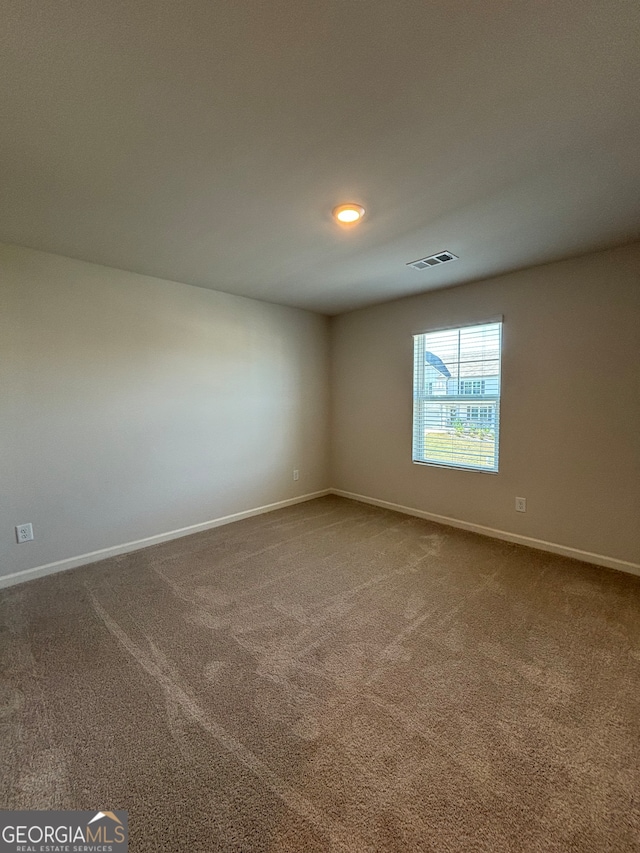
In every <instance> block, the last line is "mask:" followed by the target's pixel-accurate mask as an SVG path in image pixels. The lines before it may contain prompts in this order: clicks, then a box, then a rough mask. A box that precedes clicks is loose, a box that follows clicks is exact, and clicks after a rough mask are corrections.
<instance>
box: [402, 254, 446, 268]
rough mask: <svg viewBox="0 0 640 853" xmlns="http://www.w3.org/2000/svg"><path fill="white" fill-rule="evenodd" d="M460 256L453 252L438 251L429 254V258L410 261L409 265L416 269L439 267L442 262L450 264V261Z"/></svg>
mask: <svg viewBox="0 0 640 853" xmlns="http://www.w3.org/2000/svg"><path fill="white" fill-rule="evenodd" d="M457 260H458V256H457V255H454V254H453V253H452V252H438V253H437V254H436V255H429V257H428V258H420V260H418V261H410V262H409V263H408V264H407V266H408V267H413V269H414V270H427V269H429V267H439V266H440V264H448V263H449V261H457Z"/></svg>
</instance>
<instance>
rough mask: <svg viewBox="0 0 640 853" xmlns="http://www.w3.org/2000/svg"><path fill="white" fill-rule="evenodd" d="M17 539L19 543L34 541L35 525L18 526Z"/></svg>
mask: <svg viewBox="0 0 640 853" xmlns="http://www.w3.org/2000/svg"><path fill="white" fill-rule="evenodd" d="M16 539H17V540H18V542H29V541H31V539H33V525H32V524H31V523H29V524H18V525H16Z"/></svg>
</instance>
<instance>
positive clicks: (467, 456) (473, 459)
mask: <svg viewBox="0 0 640 853" xmlns="http://www.w3.org/2000/svg"><path fill="white" fill-rule="evenodd" d="M424 448H425V459H426V460H427V461H428V462H442V463H443V464H446V463H448V462H451V455H452V453H454V454H455V457H456V463H457V464H458V465H473V466H474V467H481V468H495V444H494V440H493V438H490V439H482V438H470V437H469V436H468V435H457V434H456V433H446V432H425V436H424Z"/></svg>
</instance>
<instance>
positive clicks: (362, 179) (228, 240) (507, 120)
mask: <svg viewBox="0 0 640 853" xmlns="http://www.w3.org/2000/svg"><path fill="white" fill-rule="evenodd" d="M0 14H1V15H2V21H3V26H2V30H3V32H2V39H3V42H2V44H1V45H0V48H1V51H0V74H1V76H2V81H3V84H2V88H1V92H0V110H1V112H2V117H1V120H0V146H1V159H0V164H1V168H2V175H1V201H0V239H1V240H4V241H6V242H13V243H18V244H22V245H26V246H32V247H35V248H38V249H44V250H47V251H51V252H57V253H60V254H63V255H69V256H72V257H77V258H83V259H85V260H89V261H95V262H98V263H102V264H108V265H110V266H114V267H121V268H123V269H128V270H134V271H137V272H142V273H147V274H149V275H154V276H160V277H162V278H169V279H175V280H178V281H183V282H188V283H191V284H196V285H200V286H202V287H211V288H214V289H216V290H223V291H228V292H230V293H238V294H242V295H245V296H252V297H256V298H259V299H266V300H269V301H272V302H281V303H285V304H289V305H296V306H300V307H304V308H311V309H314V310H317V311H321V312H324V313H328V314H334V313H338V312H340V311H344V310H349V309H351V308H355V307H359V306H362V305H366V304H370V303H373V302H380V301H383V300H387V299H393V298H395V297H398V296H404V295H407V294H411V293H417V292H421V291H425V290H428V289H430V288H437V287H443V286H449V285H452V284H457V283H460V282H464V281H469V280H472V279H477V278H481V277H485V276H488V275H492V274H496V273H500V272H505V271H508V270H512V269H515V268H518V267H523V266H529V265H531V264H536V263H541V262H545V261H549V260H555V259H558V258H562V257H567V256H569V255H573V254H578V253H580V252H584V251H588V250H590V249H594V248H601V247H605V246H608V245H614V244H617V243H621V242H624V241H626V240H629V239H633V238H635V237H637V236H639V235H640V143H639V140H640V107H639V93H640V4H638V3H637V2H636V0H607V2H603V0H573V2H571V0H553V2H552V0H548V1H547V0H535V2H532V0H482V2H471V0H462V2H456V0H175V2H161V0H54V2H43V0H20V2H16V0H0ZM343 201H359V202H362V203H363V204H364V205H365V207H366V208H367V211H368V214H367V218H366V219H365V221H364V222H363V223H362V225H361V226H359V227H358V228H356V229H351V230H349V231H342V230H340V229H339V228H338V227H337V226H336V225H334V223H333V222H332V220H331V217H330V210H331V208H332V207H333V206H334V205H336V204H338V203H340V202H343ZM443 249H449V250H450V251H452V252H454V253H455V254H457V255H459V256H460V258H461V259H460V260H459V261H456V262H454V263H451V264H448V265H444V266H442V267H438V268H435V269H433V270H429V271H425V272H422V273H420V272H416V271H415V270H412V269H409V268H407V267H405V264H406V262H407V261H412V260H415V259H416V258H419V257H422V256H424V255H429V254H432V253H434V252H437V251H440V250H443Z"/></svg>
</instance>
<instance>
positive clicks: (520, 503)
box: [516, 498, 527, 512]
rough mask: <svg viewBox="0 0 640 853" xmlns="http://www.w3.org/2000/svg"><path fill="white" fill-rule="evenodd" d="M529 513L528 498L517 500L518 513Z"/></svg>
mask: <svg viewBox="0 0 640 853" xmlns="http://www.w3.org/2000/svg"><path fill="white" fill-rule="evenodd" d="M526 511H527V499H526V498H516V512H526Z"/></svg>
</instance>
